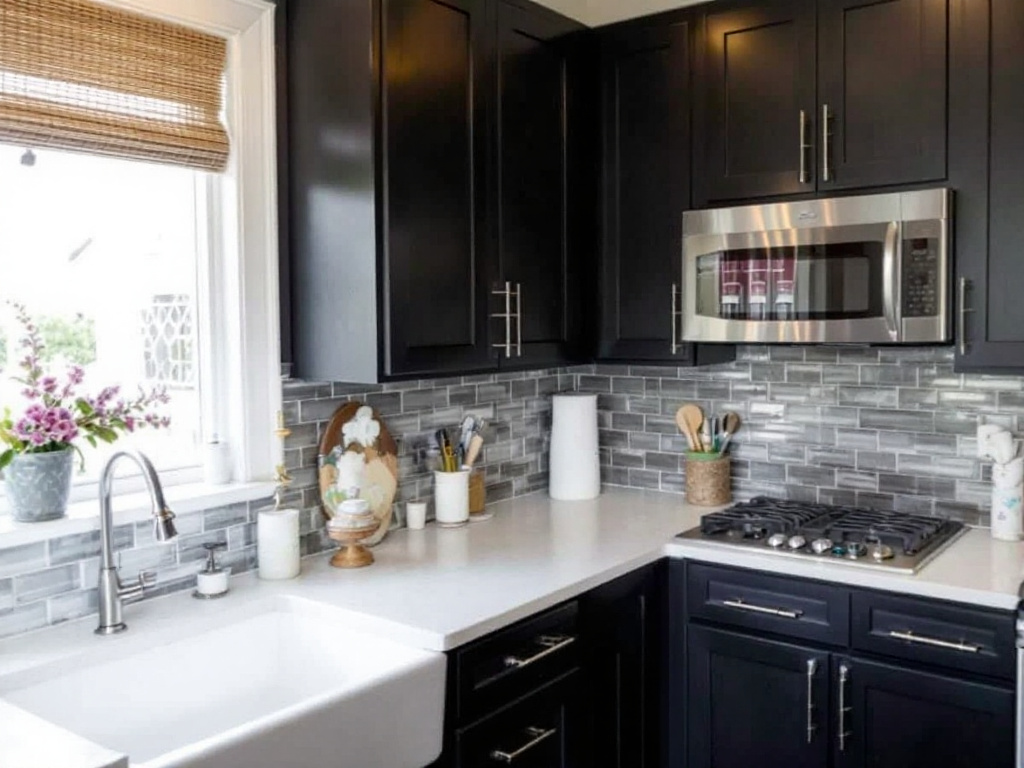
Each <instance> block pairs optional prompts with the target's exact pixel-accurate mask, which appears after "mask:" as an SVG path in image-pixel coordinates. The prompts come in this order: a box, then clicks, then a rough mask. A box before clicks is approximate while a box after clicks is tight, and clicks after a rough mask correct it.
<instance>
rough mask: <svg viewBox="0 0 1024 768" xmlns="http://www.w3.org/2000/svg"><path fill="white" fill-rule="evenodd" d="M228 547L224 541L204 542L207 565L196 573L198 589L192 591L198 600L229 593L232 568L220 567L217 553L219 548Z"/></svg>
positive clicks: (210, 598) (211, 598)
mask: <svg viewBox="0 0 1024 768" xmlns="http://www.w3.org/2000/svg"><path fill="white" fill-rule="evenodd" d="M226 547H227V544H225V543H224V542H223V541H217V542H207V543H205V544H203V549H205V550H206V567H205V568H204V569H203V570H201V571H200V572H199V573H198V574H196V591H195V592H193V593H192V597H194V598H196V599H198V600H213V599H214V598H217V597H224V595H226V594H227V593H228V576H229V575H230V574H231V569H230V568H219V567H218V566H217V555H216V552H217V550H218V549H224V548H226Z"/></svg>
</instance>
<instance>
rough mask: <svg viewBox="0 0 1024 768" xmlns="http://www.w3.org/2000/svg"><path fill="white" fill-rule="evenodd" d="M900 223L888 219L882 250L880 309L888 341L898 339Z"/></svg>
mask: <svg viewBox="0 0 1024 768" xmlns="http://www.w3.org/2000/svg"><path fill="white" fill-rule="evenodd" d="M899 247H900V225H899V223H898V222H895V221H890V222H889V224H888V225H887V226H886V228H885V245H884V249H883V251H882V311H883V313H884V314H885V325H886V328H887V329H888V331H889V340H890V341H899V340H900V338H899V337H900V318H899V315H900V311H899V310H900V308H899V307H898V306H897V297H898V296H899V286H898V283H899V280H900V260H899Z"/></svg>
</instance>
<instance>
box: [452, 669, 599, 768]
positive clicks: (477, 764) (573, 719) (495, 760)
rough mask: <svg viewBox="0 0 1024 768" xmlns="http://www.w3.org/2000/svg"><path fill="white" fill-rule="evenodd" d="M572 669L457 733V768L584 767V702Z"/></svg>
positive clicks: (577, 679) (577, 675)
mask: <svg viewBox="0 0 1024 768" xmlns="http://www.w3.org/2000/svg"><path fill="white" fill-rule="evenodd" d="M579 678H580V673H579V672H570V673H569V674H567V675H565V676H563V677H560V678H558V679H557V680H555V681H554V682H552V683H549V684H548V685H546V686H544V687H543V688H540V689H538V690H537V691H535V692H534V693H531V694H530V695H528V696H524V697H523V698H522V699H520V700H518V701H516V702H515V703H513V704H511V705H509V706H507V707H505V708H504V709H501V710H499V711H497V712H495V713H494V714H493V715H491V716H489V717H486V718H484V719H483V720H480V721H478V722H476V723H474V724H473V725H471V726H469V727H468V728H463V729H460V730H459V731H458V732H457V733H456V736H455V741H456V747H455V765H456V766H457V768H494V766H496V765H515V766H521V767H523V768H583V766H584V765H585V763H584V762H583V757H582V754H581V750H582V749H583V748H584V746H585V741H584V739H585V735H584V732H583V731H582V724H583V706H584V702H583V699H582V698H581V695H580V679H579Z"/></svg>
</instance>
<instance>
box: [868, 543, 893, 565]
mask: <svg viewBox="0 0 1024 768" xmlns="http://www.w3.org/2000/svg"><path fill="white" fill-rule="evenodd" d="M871 556H872V557H873V558H875V560H877V561H878V562H880V563H881V562H882V561H884V560H892V558H893V551H892V547H890V546H887V545H885V544H879V545H878V546H876V547H875V548H874V549H872V550H871Z"/></svg>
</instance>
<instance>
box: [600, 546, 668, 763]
mask: <svg viewBox="0 0 1024 768" xmlns="http://www.w3.org/2000/svg"><path fill="white" fill-rule="evenodd" d="M663 578H664V573H663V570H662V566H661V565H660V564H659V565H655V566H651V567H648V568H643V569H641V570H639V571H636V572H634V573H630V574H627V575H626V576H623V577H621V578H619V579H616V580H615V581H613V582H611V583H609V584H606V585H604V586H602V587H599V588H597V589H595V590H594V591H592V592H590V593H588V594H587V595H586V597H585V598H584V603H583V616H584V628H585V632H586V636H587V642H588V643H589V645H590V652H589V654H588V663H587V668H586V671H587V691H588V696H587V700H588V702H589V704H590V707H591V712H592V715H593V721H592V723H593V725H592V738H591V748H592V750H593V755H592V765H594V766H596V767H597V768H656V766H658V765H659V764H660V757H659V753H660V728H659V724H660V711H661V700H662V695H663V690H662V686H661V684H660V683H661V681H662V680H663V679H664V672H663V666H662V652H663V647H664V644H663V635H664V631H665V621H664V618H665V613H664V606H663V604H662V601H663V599H664V590H663V588H662V579H663Z"/></svg>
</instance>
